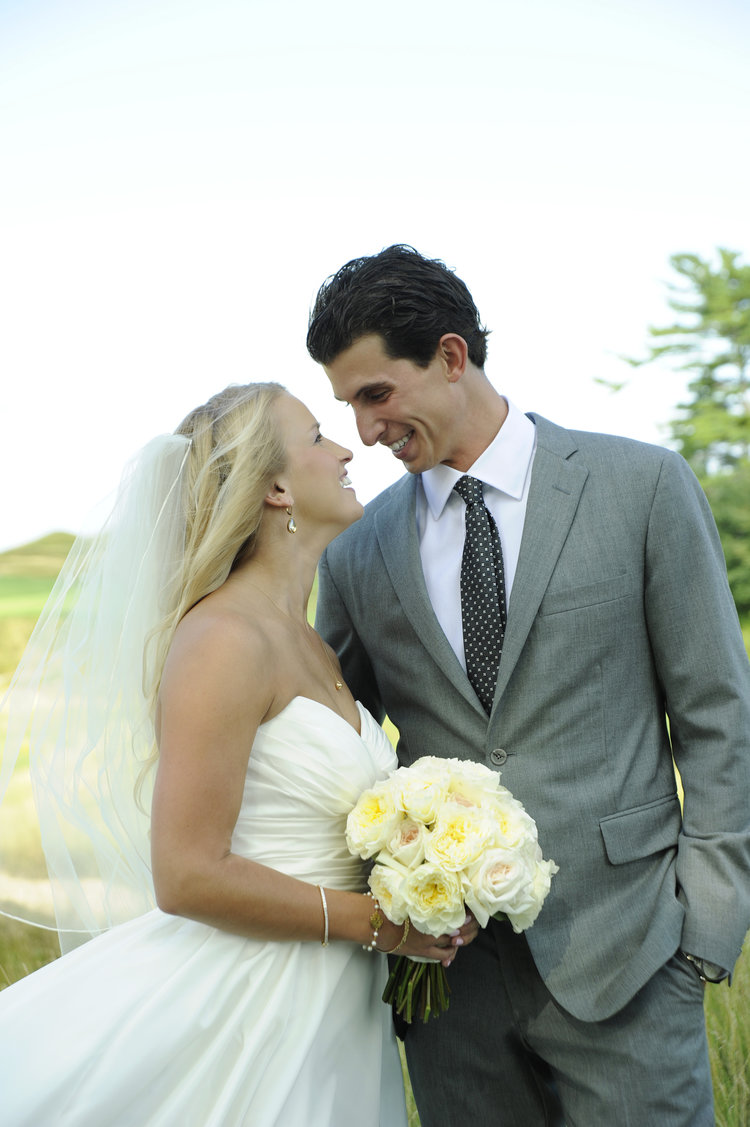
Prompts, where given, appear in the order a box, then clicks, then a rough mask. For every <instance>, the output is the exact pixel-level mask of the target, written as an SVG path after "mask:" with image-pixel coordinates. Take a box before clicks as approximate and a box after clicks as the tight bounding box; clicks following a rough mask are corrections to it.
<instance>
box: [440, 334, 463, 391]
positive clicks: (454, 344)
mask: <svg viewBox="0 0 750 1127" xmlns="http://www.w3.org/2000/svg"><path fill="white" fill-rule="evenodd" d="M437 357H438V359H439V360H440V361H441V363H442V364H443V366H444V370H445V378H446V379H447V380H448V382H449V383H456V381H457V380H460V379H461V376H462V375H463V374H464V372H465V371H466V362H467V360H468V358H469V346H468V344H467V343H466V341H465V340H464V338H463V337H461V336H459V335H458V333H445V334H444V335H443V336H441V338H440V342H439V343H438V347H437Z"/></svg>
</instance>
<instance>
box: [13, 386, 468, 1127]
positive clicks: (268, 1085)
mask: <svg viewBox="0 0 750 1127" xmlns="http://www.w3.org/2000/svg"><path fill="white" fill-rule="evenodd" d="M350 459H351V453H350V452H349V451H347V450H345V449H343V448H342V447H340V446H337V445H336V444H335V443H333V442H332V441H330V440H329V439H327V438H324V437H323V436H322V435H321V433H320V430H319V427H318V425H317V423H316V422H315V420H314V419H313V417H312V415H311V414H310V412H309V411H308V410H307V408H306V407H305V406H304V405H303V404H302V403H300V402H299V400H297V399H295V398H293V397H292V396H291V395H289V394H288V393H287V392H286V391H285V390H284V389H283V388H282V387H281V386H279V385H277V384H251V385H247V386H245V387H229V388H227V389H226V390H225V391H223V392H221V393H220V394H219V395H216V396H214V397H213V399H211V400H210V401H209V402H208V403H207V404H206V405H205V406H203V407H199V408H197V409H196V410H195V411H193V412H192V413H191V414H190V415H189V416H188V417H187V418H186V419H185V421H184V422H183V423H182V424H181V426H180V427H179V428H178V430H177V432H176V434H175V435H172V436H165V437H164V438H162V439H158V440H155V443H153V444H150V445H149V447H147V448H146V449H145V450H144V451H143V452H142V454H141V455H140V456H139V459H138V460H137V461H136V463H135V465H134V466H133V467H131V470H130V472H129V474H128V476H127V479H125V480H124V484H123V486H122V487H121V494H120V497H119V499H118V502H117V506H116V508H115V512H114V514H113V516H112V518H111V519H110V520H109V521H108V522H107V524H106V525H105V528H104V530H103V531H102V533H101V535H100V536H98V537H97V538H96V539H95V541H94V542H93V544H91V543H90V542H87V543H86V544H84V545H82V546H81V547H80V550H79V551H76V552H74V553H72V554H71V557H70V560H69V563H68V564H66V568H65V569H64V574H63V576H61V580H60V582H59V585H58V587H57V588H56V590H55V592H53V595H52V597H51V599H50V604H49V606H48V608H47V609H46V610H45V612H44V614H43V616H42V619H41V620H40V624H39V625H38V627H37V629H36V631H35V634H34V636H33V637H32V641H31V643H30V646H29V650H28V651H27V654H26V655H25V656H24V659H23V660H22V662H21V664H20V666H19V670H18V672H17V674H16V677H15V678H14V683H13V684H12V685H11V689H10V692H9V710H10V711H9V728H8V738H7V745H6V749H5V753H4V761H3V766H2V775H0V783H2V780H3V779H5V780H6V782H7V778H8V777H9V772H10V771H11V770H12V766H13V761H14V758H15V757H16V755H17V754H18V751H19V749H20V747H21V746H22V744H23V742H24V739H25V735H26V730H27V729H26V725H27V721H28V718H29V717H28V706H27V705H26V704H24V702H25V701H27V700H28V698H29V696H30V695H34V696H35V699H36V701H37V705H36V708H35V710H32V713H31V736H30V767H31V776H32V782H33V784H34V787H35V801H36V803H37V808H38V812H39V818H40V822H41V827H42V840H43V842H44V848H45V854H46V856H47V863H48V866H49V870H50V876H51V878H52V880H53V885H54V887H55V895H54V899H55V910H56V914H57V925H58V927H59V929H60V935H61V940H62V942H63V946H64V948H65V947H71V945H72V943H76V942H77V943H80V941H81V939H84V938H88V937H89V936H91V935H95V936H96V935H98V938H93V939H91V940H90V941H89V942H86V943H84V944H83V945H82V946H77V947H74V949H72V950H69V952H68V953H67V954H65V955H64V956H63V957H62V958H61V959H59V960H57V961H56V962H54V963H52V964H50V965H49V966H46V967H43V968H42V969H41V970H39V971H37V972H36V973H35V974H32V975H30V976H28V977H27V978H25V979H23V980H21V981H20V982H18V983H16V984H15V985H13V986H10V987H8V988H7V989H6V990H4V991H2V992H0V1042H2V1045H3V1052H2V1054H1V1055H0V1092H2V1097H1V1102H2V1107H3V1116H2V1119H3V1124H4V1127H22V1125H26V1127H32V1125H33V1127H39V1125H40V1124H52V1123H55V1124H58V1125H71V1127H101V1125H102V1124H104V1123H106V1124H107V1125H108V1127H145V1125H153V1127H156V1125H164V1127H177V1125H179V1127H212V1125H213V1127H241V1125H244V1127H250V1125H252V1127H265V1125H272V1124H277V1125H279V1127H281V1125H283V1127H295V1125H299V1127H302V1125H303V1124H304V1127H311V1125H312V1127H349V1125H350V1124H351V1123H352V1122H354V1121H355V1120H356V1122H358V1123H359V1124H360V1125H362V1127H366V1125H371V1127H376V1125H378V1124H388V1125H389V1127H395V1125H398V1124H399V1123H405V1122H406V1120H405V1112H404V1101H403V1088H402V1082H401V1074H400V1065H399V1060H398V1055H397V1052H396V1048H395V1042H394V1041H393V1035H392V1031H391V1028H390V1012H389V1010H388V1009H387V1007H386V1006H384V1005H383V1004H382V1003H381V1002H380V1000H379V999H380V994H381V992H382V988H383V984H384V979H385V976H386V973H387V972H386V961H385V960H384V959H383V958H381V957H380V955H379V954H378V952H381V951H394V950H398V951H399V952H400V953H402V954H412V955H419V956H423V957H427V958H431V959H439V960H441V961H442V962H443V964H444V965H445V966H448V965H449V964H450V962H451V961H452V959H453V958H454V957H455V955H456V953H457V951H458V949H459V947H460V946H461V945H462V944H464V943H468V942H469V941H470V940H471V939H472V938H473V936H474V934H475V932H476V925H475V924H474V923H473V922H469V923H467V924H466V925H465V926H464V928H462V929H461V930H460V931H458V932H456V933H454V934H452V935H443V936H440V937H439V938H437V939H435V938H433V937H431V936H428V935H424V934H422V933H420V932H419V931H418V930H417V929H416V928H414V927H411V928H409V927H408V926H406V925H401V926H397V925H395V924H393V923H391V921H389V920H388V919H387V918H385V916H384V915H383V913H382V912H381V911H380V908H379V905H378V904H377V902H376V901H374V900H373V899H372V897H371V896H370V895H369V894H366V893H365V891H364V890H365V889H366V872H365V871H364V870H363V867H362V862H361V861H360V860H359V859H358V858H354V857H352V856H351V855H350V854H349V853H348V851H347V849H346V844H345V840H344V826H345V821H346V815H347V813H348V811H349V810H350V809H351V807H352V805H353V804H354V802H355V801H356V799H357V798H358V797H359V794H360V793H361V792H362V790H364V789H365V788H366V787H368V786H371V785H372V783H373V782H374V781H375V780H376V779H380V778H384V777H385V776H386V775H387V774H388V773H389V771H391V770H392V769H393V768H394V767H395V765H396V763H395V757H394V755H393V752H392V750H391V747H390V744H389V743H388V740H387V739H386V738H385V736H384V734H383V732H382V730H381V729H380V727H379V726H378V725H376V724H375V722H374V720H373V719H372V717H370V716H369V714H368V713H367V712H366V711H365V710H364V709H363V708H362V706H360V705H358V704H357V703H356V702H355V701H354V700H353V698H352V697H351V695H350V693H349V691H348V689H347V688H346V686H345V685H344V684H342V680H341V674H340V670H339V666H338V662H337V661H336V659H335V656H334V654H333V652H332V651H331V650H330V649H329V647H328V646H326V645H325V644H324V643H323V641H322V639H321V638H320V637H319V636H318V635H317V634H316V633H315V632H314V631H313V629H312V628H311V627H310V626H309V625H308V622H307V618H306V607H307V602H308V598H309V595H310V591H311V587H312V583H313V578H314V574H315V568H316V565H317V561H318V557H319V555H320V553H321V552H322V550H323V548H324V547H325V546H326V544H327V543H328V542H329V541H330V540H331V539H332V538H333V537H334V536H336V535H337V534H338V533H339V532H341V531H342V530H343V529H344V528H346V527H347V526H348V525H349V524H351V523H352V522H353V521H355V520H357V519H358V518H359V517H360V515H361V513H362V507H361V505H360V504H359V502H358V501H357V499H356V496H355V494H354V491H353V489H352V488H351V485H350V482H349V479H348V477H347V475H346V465H347V463H348V462H349V461H350ZM69 588H70V589H73V590H75V591H76V592H77V596H76V601H75V604H74V608H73V610H72V611H71V612H70V613H67V614H66V613H65V612H66V607H67V605H68V604H69V602H70V594H69ZM19 701H20V702H21V703H20V704H18V706H17V707H16V704H17V702H19ZM14 709H15V711H14ZM19 717H20V719H19ZM149 809H150V814H149V813H146V811H149ZM154 903H155V904H156V905H157V906H156V907H154V906H153V905H154ZM113 925H114V926H113ZM71 941H72V942H71ZM443 1020H449V1018H447V1017H446V1018H443Z"/></svg>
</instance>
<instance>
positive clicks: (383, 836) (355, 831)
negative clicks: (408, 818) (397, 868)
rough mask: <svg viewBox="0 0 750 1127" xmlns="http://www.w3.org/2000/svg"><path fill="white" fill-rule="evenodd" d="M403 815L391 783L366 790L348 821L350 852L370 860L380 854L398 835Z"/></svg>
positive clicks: (384, 783)
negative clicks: (397, 829)
mask: <svg viewBox="0 0 750 1127" xmlns="http://www.w3.org/2000/svg"><path fill="white" fill-rule="evenodd" d="M401 821H403V814H402V813H401V811H400V810H399V809H397V807H396V804H395V802H394V800H393V788H392V786H391V784H390V782H388V781H385V782H382V783H377V784H376V785H375V786H374V787H371V788H370V789H369V790H366V791H364V792H363V793H362V794H361V795H360V797H359V800H358V802H357V804H356V806H355V807H354V809H353V810H352V811H351V812H350V814H349V817H348V818H347V819H346V844H347V847H348V849H349V852H350V853H354V854H358V855H359V856H360V857H362V858H364V859H367V858H368V857H374V856H375V854H376V853H379V852H380V850H381V849H382V848H383V846H384V845H385V844H386V842H387V841H389V840H390V838H391V837H392V835H393V834H394V833H395V831H396V828H397V826H398V825H399V823H400V822H401Z"/></svg>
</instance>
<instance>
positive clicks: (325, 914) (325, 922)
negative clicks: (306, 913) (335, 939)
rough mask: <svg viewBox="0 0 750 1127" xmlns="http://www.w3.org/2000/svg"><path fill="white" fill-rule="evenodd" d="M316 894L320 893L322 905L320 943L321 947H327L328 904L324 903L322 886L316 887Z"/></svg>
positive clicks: (324, 896)
mask: <svg viewBox="0 0 750 1127" xmlns="http://www.w3.org/2000/svg"><path fill="white" fill-rule="evenodd" d="M318 892H319V893H320V902H321V904H322V905H323V938H322V939H321V941H320V946H321V947H327V946H328V904H327V902H326V894H325V889H324V888H323V885H322V884H319V885H318Z"/></svg>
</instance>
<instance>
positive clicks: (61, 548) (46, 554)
mask: <svg viewBox="0 0 750 1127" xmlns="http://www.w3.org/2000/svg"><path fill="white" fill-rule="evenodd" d="M74 540H75V536H73V535H72V534H71V533H70V532H51V533H50V534H49V536H43V537H42V538H41V539H40V540H32V542H31V543H30V544H22V545H21V547H19V548H11V549H10V550H9V551H7V552H0V576H2V575H14V576H18V575H24V576H38V577H40V578H45V579H54V578H55V577H56V576H57V573H58V571H59V570H60V568H61V567H62V565H63V562H64V560H65V557H66V556H67V554H68V552H69V551H70V549H71V547H72V544H73V541H74Z"/></svg>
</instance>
